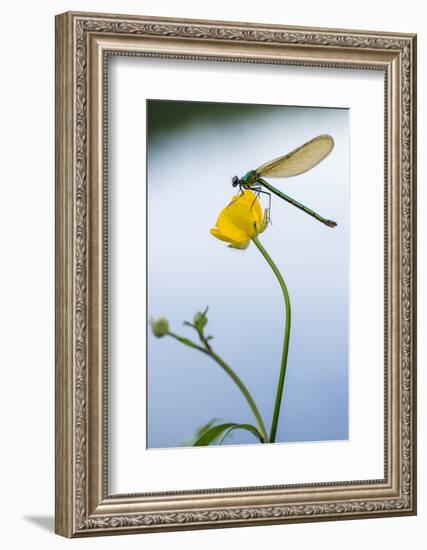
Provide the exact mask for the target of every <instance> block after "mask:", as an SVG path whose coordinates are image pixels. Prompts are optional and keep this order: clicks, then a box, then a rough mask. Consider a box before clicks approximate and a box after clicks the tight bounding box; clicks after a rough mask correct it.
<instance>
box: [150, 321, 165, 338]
mask: <svg viewBox="0 0 427 550" xmlns="http://www.w3.org/2000/svg"><path fill="white" fill-rule="evenodd" d="M151 330H152V331H153V334H154V336H156V338H162V337H163V336H166V334H167V333H168V332H169V321H168V320H167V319H164V318H163V317H160V318H159V319H154V320H153V321H151Z"/></svg>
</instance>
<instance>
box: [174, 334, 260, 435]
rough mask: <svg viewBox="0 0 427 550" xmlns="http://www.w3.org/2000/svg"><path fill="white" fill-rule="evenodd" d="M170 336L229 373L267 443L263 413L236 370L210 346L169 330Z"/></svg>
mask: <svg viewBox="0 0 427 550" xmlns="http://www.w3.org/2000/svg"><path fill="white" fill-rule="evenodd" d="M167 334H168V335H169V336H172V337H173V338H176V339H177V340H178V341H179V342H181V343H182V344H185V345H186V346H189V347H191V348H193V349H197V350H199V351H201V352H202V353H204V354H205V355H208V356H209V357H211V358H212V359H213V360H214V361H215V362H216V363H217V364H218V365H219V366H220V367H221V368H222V369H223V370H224V371H225V372H226V373H227V374H228V376H229V377H230V378H231V379H232V380H233V382H234V383H235V384H236V385H237V387H238V388H239V390H240V391H241V392H242V394H243V396H244V398H245V399H246V401H247V403H248V405H249V407H250V408H251V410H252V412H253V414H254V416H255V419H256V421H257V424H258V427H259V429H260V432H261V434H262V436H263V438H264V442H265V443H267V441H268V434H267V430H266V429H265V425H264V422H263V420H262V416H261V413H260V412H259V409H258V407H257V406H256V403H255V401H254V399H253V397H252V395H251V394H250V393H249V390H248V388H247V387H246V386H245V384H244V383H243V382H242V380H241V379H240V378H239V377H238V376H237V374H236V373H235V372H234V370H233V369H232V368H231V367H230V366H229V365H227V363H226V362H225V361H223V360H222V359H221V357H220V356H219V355H217V354H216V353H215V352H214V351H213V349H212V348H211V347H210V346H206V348H204V347H202V346H199V345H198V344H196V343H195V342H193V341H192V340H189V339H188V338H183V337H182V336H179V335H178V334H174V333H173V332H167Z"/></svg>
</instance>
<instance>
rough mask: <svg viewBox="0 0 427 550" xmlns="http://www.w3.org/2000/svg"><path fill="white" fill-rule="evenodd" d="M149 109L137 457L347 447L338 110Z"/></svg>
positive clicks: (343, 149) (343, 160)
mask: <svg viewBox="0 0 427 550" xmlns="http://www.w3.org/2000/svg"><path fill="white" fill-rule="evenodd" d="M146 109H147V116H146V120H147V251H148V253H147V256H148V257H147V320H148V323H147V331H148V333H149V334H148V337H147V409H148V410H147V435H148V436H147V447H148V448H171V447H181V446H206V445H218V446H219V445H239V444H268V443H270V444H271V443H294V442H307V441H310V442H313V441H337V440H347V439H348V437H349V428H348V426H349V417H348V416H349V415H348V393H349V391H348V381H349V362H348V329H349V326H348V325H349V322H348V309H349V298H348V290H349V288H348V287H349V265H348V264H349V111H348V109H344V108H331V107H310V106H286V105H261V104H243V103H234V104H233V103H221V102H194V101H173V100H170V101H168V100H156V99H148V100H147V102H146ZM141 368H144V365H141Z"/></svg>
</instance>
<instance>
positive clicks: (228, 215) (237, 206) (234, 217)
mask: <svg viewBox="0 0 427 550" xmlns="http://www.w3.org/2000/svg"><path fill="white" fill-rule="evenodd" d="M253 223H254V217H253V214H252V212H251V209H250V208H249V207H248V206H247V205H246V204H244V203H242V202H240V201H239V200H236V201H234V202H231V203H230V204H229V205H228V206H226V207H225V208H224V209H223V210H222V211H221V213H220V215H219V216H218V220H217V222H216V225H217V227H218V229H219V230H220V231H222V232H223V233H225V234H228V233H234V232H236V231H237V232H243V233H244V234H245V235H246V236H249V235H250V234H251V231H252V227H253Z"/></svg>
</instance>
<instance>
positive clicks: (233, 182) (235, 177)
mask: <svg viewBox="0 0 427 550" xmlns="http://www.w3.org/2000/svg"><path fill="white" fill-rule="evenodd" d="M231 184H232V186H233V187H237V186H238V185H239V178H238V177H237V176H234V177H233V179H232V180H231Z"/></svg>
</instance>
